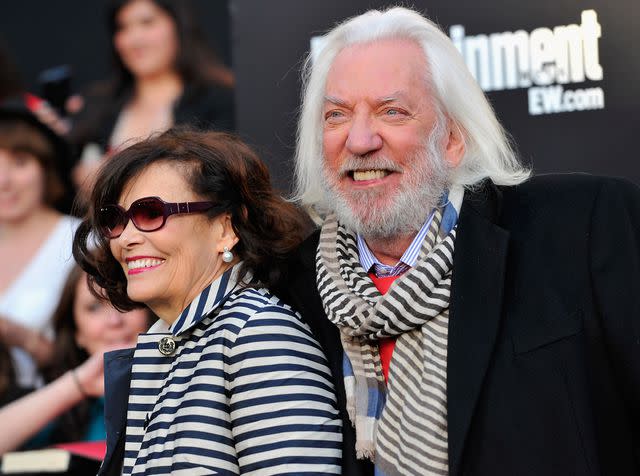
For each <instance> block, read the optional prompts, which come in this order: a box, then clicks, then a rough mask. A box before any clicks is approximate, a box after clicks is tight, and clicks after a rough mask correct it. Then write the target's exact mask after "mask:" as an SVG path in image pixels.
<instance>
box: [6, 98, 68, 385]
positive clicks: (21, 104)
mask: <svg viewBox="0 0 640 476" xmlns="http://www.w3.org/2000/svg"><path fill="white" fill-rule="evenodd" d="M36 101H37V100H36V99H35V98H33V97H31V96H28V95H25V96H20V97H14V98H11V99H9V100H6V101H4V102H3V103H1V104H0V263H2V266H0V341H2V343H3V344H4V346H6V347H10V348H11V354H12V359H13V365H14V367H15V371H16V377H17V384H18V385H19V386H21V387H25V388H33V387H36V386H38V385H40V383H41V378H40V373H39V371H38V367H41V366H43V365H45V364H47V363H48V361H49V358H50V356H51V353H52V346H53V344H52V341H51V338H52V336H53V334H52V331H51V325H50V319H51V315H52V314H53V311H54V309H55V307H56V304H57V302H58V298H59V296H60V292H61V290H62V287H63V285H64V280H65V278H66V276H67V273H68V272H69V270H70V269H71V267H72V266H73V259H72V258H71V242H72V239H73V233H74V231H75V227H76V226H77V224H78V222H79V220H77V219H76V218H72V217H70V216H67V215H64V214H62V213H60V212H59V211H58V210H57V209H56V208H55V206H56V205H58V204H60V203H61V202H62V200H63V199H64V197H65V186H64V185H65V181H64V173H65V171H67V172H68V150H67V146H66V144H65V143H64V141H63V140H62V139H61V138H60V137H59V136H57V135H56V134H55V133H54V132H53V131H52V130H51V129H49V128H48V127H47V126H46V125H44V124H43V123H42V122H40V121H39V120H38V118H37V117H36V116H35V115H34V114H33V113H32V112H31V107H32V106H33V104H34V103H35V102H36Z"/></svg>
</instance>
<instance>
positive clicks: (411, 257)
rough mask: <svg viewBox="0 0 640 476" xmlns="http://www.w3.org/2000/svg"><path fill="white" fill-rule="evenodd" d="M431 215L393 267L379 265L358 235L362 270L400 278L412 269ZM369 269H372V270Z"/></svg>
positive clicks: (432, 213)
mask: <svg viewBox="0 0 640 476" xmlns="http://www.w3.org/2000/svg"><path fill="white" fill-rule="evenodd" d="M433 215H434V212H433V211H432V212H431V213H430V214H429V216H428V217H427V220H426V221H425V222H424V223H423V224H422V227H421V228H420V230H419V231H418V234H417V235H416V236H415V238H414V239H413V241H412V242H411V244H410V245H409V247H408V248H407V249H406V250H405V252H404V253H403V254H402V256H401V257H400V261H398V262H397V263H396V264H395V265H394V266H390V265H387V264H383V263H381V262H380V260H378V258H376V257H375V255H374V254H373V253H372V251H371V250H370V249H369V246H367V243H366V242H365V241H364V238H363V237H362V236H361V235H358V236H357V240H358V254H359V256H360V264H361V265H362V268H363V269H364V270H365V271H366V272H370V271H373V272H374V273H375V275H376V276H378V277H381V276H400V275H401V274H403V273H405V272H406V271H407V270H409V269H410V268H413V267H414V266H415V264H416V262H417V261H418V255H419V254H420V249H421V248H422V242H423V241H424V238H425V236H426V235H427V232H428V231H429V226H430V225H431V220H433ZM371 268H373V270H372V269H371Z"/></svg>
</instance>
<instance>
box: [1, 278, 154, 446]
mask: <svg viewBox="0 0 640 476" xmlns="http://www.w3.org/2000/svg"><path fill="white" fill-rule="evenodd" d="M53 323H54V329H55V332H56V341H55V352H54V360H53V361H52V363H51V365H50V366H49V367H48V369H47V371H46V372H45V375H46V377H47V380H48V382H49V383H48V385H46V386H45V387H43V388H41V389H39V390H36V391H34V392H32V393H30V394H29V395H27V396H24V397H22V398H20V399H18V400H15V401H14V402H12V403H10V404H9V405H6V406H4V407H2V408H1V409H0V421H2V432H0V455H1V454H3V453H5V452H6V451H11V450H15V449H17V448H18V447H20V446H21V445H22V444H23V443H24V442H26V441H27V440H28V439H29V438H31V437H33V436H34V435H36V433H38V432H40V433H39V434H38V436H37V437H36V438H35V439H34V440H32V441H31V442H30V444H29V447H37V446H47V445H50V444H54V443H61V442H67V441H80V440H83V441H93V440H104V439H105V429H104V400H103V398H102V394H103V391H104V386H103V367H102V357H103V353H104V351H105V350H110V349H114V348H121V347H127V346H132V345H135V342H136V337H137V335H138V334H139V333H141V332H144V331H146V330H147V329H148V328H149V324H150V319H149V313H148V312H147V311H146V310H135V311H131V312H129V313H126V314H122V313H120V312H118V311H116V310H115V309H114V308H113V307H111V306H110V305H109V304H108V303H107V302H105V301H104V300H102V301H101V300H99V299H98V298H96V297H95V296H94V295H93V294H92V293H91V291H90V290H89V286H88V282H87V276H86V274H85V273H84V272H83V271H82V270H80V268H78V267H74V268H73V269H72V271H71V273H70V274H69V277H68V279H67V282H66V284H65V287H64V290H63V292H62V295H61V296H60V302H59V304H58V307H57V309H56V312H55V314H54V318H53Z"/></svg>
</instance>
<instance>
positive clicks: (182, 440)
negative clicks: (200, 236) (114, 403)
mask: <svg viewBox="0 0 640 476" xmlns="http://www.w3.org/2000/svg"><path fill="white" fill-rule="evenodd" d="M236 269H237V266H236V267H234V268H232V270H230V271H227V272H226V273H225V274H224V275H223V276H222V277H221V278H220V279H218V280H217V281H215V282H214V283H213V284H212V285H210V286H209V287H208V288H207V289H205V290H204V291H202V293H201V294H200V295H199V296H198V297H197V298H196V299H195V300H194V301H193V302H192V303H191V305H190V306H189V307H187V309H185V310H184V312H183V313H182V314H181V315H180V316H179V317H178V319H177V320H176V321H175V322H174V323H173V325H172V326H171V328H169V329H167V328H166V325H164V323H162V321H160V323H158V324H157V325H156V326H154V327H153V328H152V329H150V331H149V332H148V333H147V334H144V335H141V336H140V337H139V339H138V345H137V347H136V351H135V354H134V362H133V367H132V379H131V388H130V396H129V403H128V411H127V434H126V440H125V459H124V467H123V474H125V475H130V474H154V475H156V474H157V475H168V474H175V475H181V474H182V475H189V476H195V475H211V474H220V475H239V474H242V475H261V476H262V475H272V474H278V475H282V474H290V475H294V474H296V475H301V474H309V475H313V474H317V475H319V474H340V471H341V440H342V436H341V435H342V430H341V423H340V418H339V416H338V412H337V409H336V401H335V395H334V389H333V385H332V383H331V375H330V372H329V369H328V368H327V365H326V360H325V357H324V356H323V354H322V351H321V350H320V347H319V345H318V343H317V342H316V341H315V339H314V338H313V336H312V334H311V332H310V330H309V329H308V327H307V326H306V325H305V324H303V323H302V322H301V320H300V318H299V316H298V315H297V314H296V313H295V312H294V311H293V310H292V309H291V308H289V307H287V306H286V305H285V304H283V303H282V302H280V301H279V300H278V299H277V298H275V297H274V296H273V295H271V294H270V293H269V292H268V291H267V290H265V289H255V288H243V287H240V286H238V285H237V281H236V279H235V270H236ZM167 337H169V338H170V339H172V340H173V342H175V350H174V351H173V353H172V354H171V355H164V354H163V353H161V351H160V350H159V344H160V341H161V339H163V338H165V339H164V342H165V343H166V338H167ZM164 350H165V352H167V348H166V346H165V348H164Z"/></svg>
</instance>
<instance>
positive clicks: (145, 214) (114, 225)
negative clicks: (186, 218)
mask: <svg viewBox="0 0 640 476" xmlns="http://www.w3.org/2000/svg"><path fill="white" fill-rule="evenodd" d="M214 205H215V204H214V203H213V202H182V203H167V202H165V201H164V200H162V199H161V198H159V197H144V198H139V199H138V200H136V201H135V202H133V203H132V204H131V206H130V207H129V210H125V209H124V208H122V207H121V206H120V205H105V206H104V207H102V208H100V211H99V212H98V217H97V218H98V228H99V230H100V231H101V233H102V234H103V235H104V236H105V237H106V238H109V239H112V238H117V237H119V236H120V235H121V234H122V232H123V231H124V229H125V228H126V226H127V223H129V220H131V221H132V222H133V225H134V226H135V227H136V228H137V229H138V230H140V231H156V230H159V229H160V228H162V227H163V226H164V225H165V223H166V222H167V218H168V217H170V216H171V215H176V214H178V213H181V214H183V213H199V212H204V211H207V210H209V209H210V208H213V207H214Z"/></svg>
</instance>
